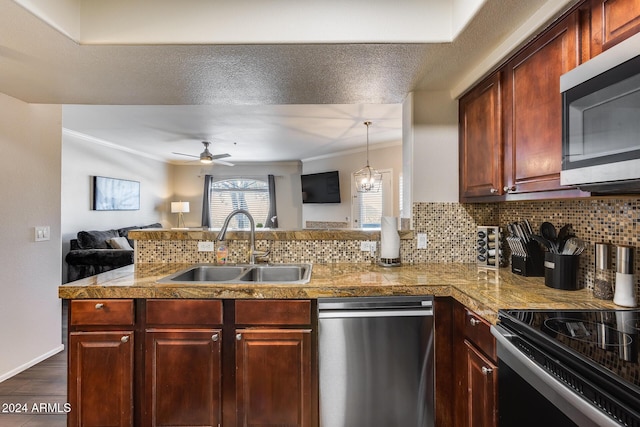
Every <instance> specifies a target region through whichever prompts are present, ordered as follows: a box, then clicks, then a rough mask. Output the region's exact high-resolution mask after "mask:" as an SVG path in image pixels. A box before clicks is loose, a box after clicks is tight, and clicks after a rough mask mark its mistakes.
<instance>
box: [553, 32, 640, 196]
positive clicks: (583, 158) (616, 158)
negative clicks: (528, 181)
mask: <svg viewBox="0 0 640 427" xmlns="http://www.w3.org/2000/svg"><path fill="white" fill-rule="evenodd" d="M560 92H561V94H562V134H563V135H562V170H561V172H560V183H561V184H562V185H569V186H574V187H578V188H580V189H581V190H584V191H591V192H596V193H639V192H640V34H636V35H635V36H632V37H630V38H628V39H627V40H625V41H623V42H621V43H619V44H618V45H616V46H613V47H612V48H610V49H609V50H607V51H605V52H603V53H601V54H600V55H598V56H596V57H595V58H593V59H591V60H589V61H587V62H585V63H584V64H582V65H580V66H578V67H576V68H574V69H573V70H571V71H569V72H568V73H566V74H563V75H562V76H561V77H560Z"/></svg>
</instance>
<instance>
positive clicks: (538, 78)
mask: <svg viewBox="0 0 640 427" xmlns="http://www.w3.org/2000/svg"><path fill="white" fill-rule="evenodd" d="M578 30H579V19H578V14H577V13H573V14H571V15H569V16H568V17H567V18H565V19H563V20H562V21H560V22H559V23H557V24H556V25H554V26H553V28H552V29H551V30H550V31H548V32H546V33H545V34H544V35H543V36H541V37H540V38H538V39H537V40H535V41H534V42H533V43H532V44H531V45H529V46H528V47H527V48H525V49H524V50H522V51H521V52H520V53H519V54H518V55H516V56H515V57H514V58H513V59H512V60H511V61H509V62H508V63H507V64H506V66H505V71H504V73H505V81H506V84H505V90H504V99H505V103H504V104H505V120H504V125H505V126H504V129H505V188H504V190H505V192H507V193H509V194H518V193H531V192H538V191H549V190H560V189H563V187H562V186H561V185H560V170H561V166H562V102H561V101H562V98H561V95H560V76H561V75H562V74H564V73H566V72H567V71H569V70H571V69H573V68H575V67H576V66H577V65H578V63H579V61H580V45H579V43H578ZM566 189H570V188H568V187H567V188H566Z"/></svg>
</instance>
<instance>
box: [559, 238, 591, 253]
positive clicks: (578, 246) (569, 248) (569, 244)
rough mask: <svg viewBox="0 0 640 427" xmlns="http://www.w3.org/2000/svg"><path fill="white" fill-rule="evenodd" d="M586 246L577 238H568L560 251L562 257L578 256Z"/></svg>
mask: <svg viewBox="0 0 640 427" xmlns="http://www.w3.org/2000/svg"><path fill="white" fill-rule="evenodd" d="M585 247H586V245H585V243H584V241H583V240H582V239H580V238H578V237H575V236H574V237H569V238H568V239H567V241H566V242H565V244H564V248H563V249H562V255H575V256H578V255H580V254H581V253H582V252H583V251H584V249H585Z"/></svg>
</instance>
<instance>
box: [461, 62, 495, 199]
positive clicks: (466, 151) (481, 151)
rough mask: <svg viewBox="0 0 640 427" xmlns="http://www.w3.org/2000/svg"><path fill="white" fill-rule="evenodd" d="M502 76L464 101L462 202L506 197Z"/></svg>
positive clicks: (486, 82) (477, 89) (476, 89)
mask: <svg viewBox="0 0 640 427" xmlns="http://www.w3.org/2000/svg"><path fill="white" fill-rule="evenodd" d="M501 76H502V74H501V73H496V74H494V75H492V76H491V77H489V78H488V79H487V80H485V81H484V82H482V83H481V84H480V85H478V86H477V87H476V88H474V89H473V90H472V91H471V92H470V93H468V94H467V95H465V96H464V97H463V98H462V99H461V100H460V116H459V117H460V118H459V120H460V123H459V129H460V154H459V155H460V199H461V200H462V201H465V200H468V199H473V198H474V197H488V196H498V195H501V194H502V187H503V185H502V177H503V172H502V170H503V169H502V164H503V161H502V156H503V154H502V149H503V143H502V107H501V106H502V84H501Z"/></svg>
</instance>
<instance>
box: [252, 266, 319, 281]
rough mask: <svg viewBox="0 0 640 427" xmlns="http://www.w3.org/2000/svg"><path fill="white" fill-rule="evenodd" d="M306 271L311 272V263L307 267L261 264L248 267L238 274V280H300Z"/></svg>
mask: <svg viewBox="0 0 640 427" xmlns="http://www.w3.org/2000/svg"><path fill="white" fill-rule="evenodd" d="M307 271H309V272H311V265H309V266H308V267H307V265H269V266H262V265H261V266H258V267H253V268H251V269H249V271H247V272H246V273H245V274H243V275H242V276H240V280H242V281H247V282H300V281H301V280H304V278H305V275H306V274H307ZM308 281H309V280H308V279H307V282H308ZM304 283H306V282H304Z"/></svg>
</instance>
